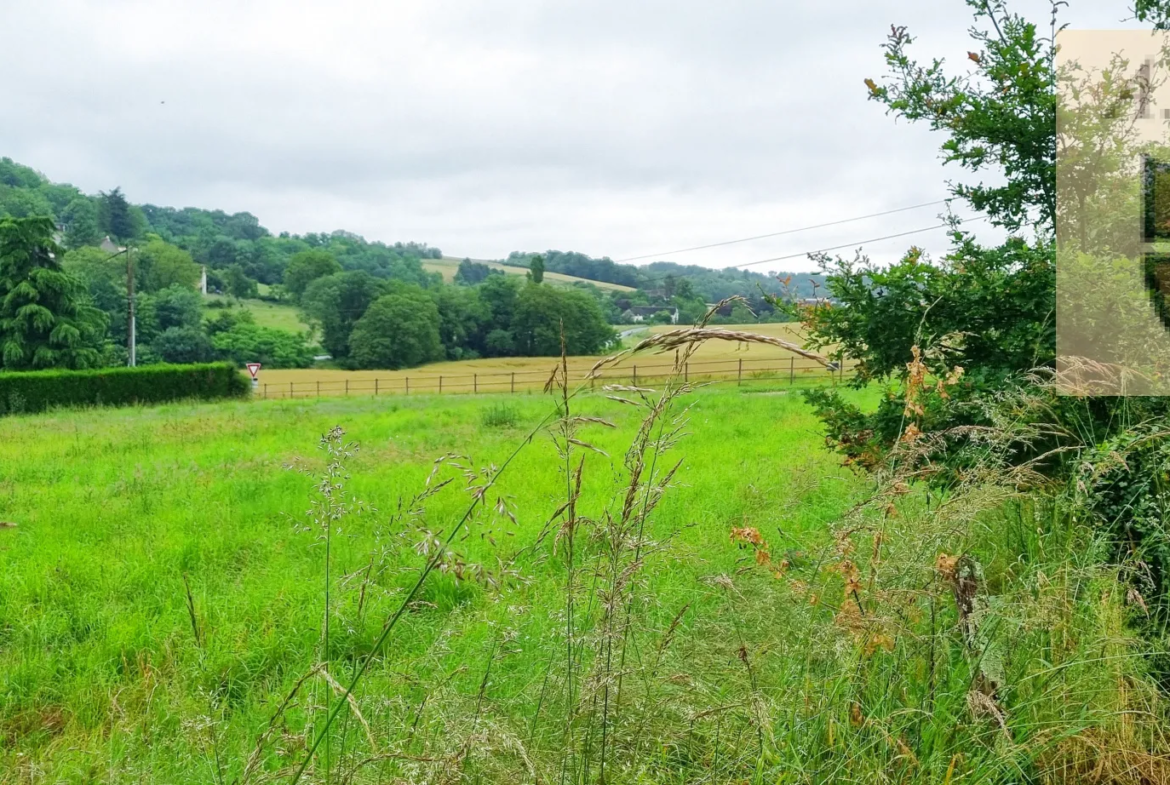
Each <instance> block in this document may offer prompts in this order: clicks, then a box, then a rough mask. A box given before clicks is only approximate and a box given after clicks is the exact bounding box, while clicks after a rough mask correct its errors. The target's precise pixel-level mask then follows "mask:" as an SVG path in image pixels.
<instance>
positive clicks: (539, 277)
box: [528, 254, 544, 284]
mask: <svg viewBox="0 0 1170 785" xmlns="http://www.w3.org/2000/svg"><path fill="white" fill-rule="evenodd" d="M528 280H529V281H531V282H532V283H534V284H539V283H542V282H543V281H544V257H543V256H541V255H540V254H536V255H535V256H533V257H532V258H531V259H530V260H528Z"/></svg>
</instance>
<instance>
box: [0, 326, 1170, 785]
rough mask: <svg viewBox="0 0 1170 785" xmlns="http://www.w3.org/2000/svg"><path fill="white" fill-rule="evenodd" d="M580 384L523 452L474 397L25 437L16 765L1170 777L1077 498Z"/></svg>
mask: <svg viewBox="0 0 1170 785" xmlns="http://www.w3.org/2000/svg"><path fill="white" fill-rule="evenodd" d="M719 339H720V338H719V335H718V334H717V332H716V331H710V332H704V331H699V332H691V331H687V332H682V331H680V332H677V333H673V334H669V335H668V336H667V337H665V338H661V337H658V336H655V337H654V338H651V339H647V340H648V341H650V343H647V342H642V344H640V346H639V349H638V350H639V351H654V350H656V349H659V348H665V349H666V350H668V351H676V352H677V358H676V359H677V361H678V362H677V363H676V365H677V364H679V363H682V362H685V358H686V356H687V353H688V351H690V349H691V347H692V346H693V345H697V343H698V341H701V340H719ZM736 339H737V338H729V340H736ZM566 378H567V374H566V373H565V361H564V360H563V359H562V362H561V363H560V366H559V370H557V371H555V372H553V373H552V374H551V375H550V383H549V385H548V393H549V396H550V397H549V398H547V399H543V400H541V399H515V400H514V401H513V402H512V403H510V404H509V405H513V406H515V407H516V410H517V411H518V412H519V413H520V414H521V416H522V419H523V420H525V421H527V422H530V423H533V427H532V429H531V430H530V431H528V432H527V434H526V435H525V436H522V437H520V438H519V439H518V440H517V439H516V438H515V437H514V436H510V435H509V434H508V433H507V432H506V431H501V430H496V429H491V430H485V429H483V428H480V427H479V426H480V425H482V420H481V419H480V410H479V408H478V407H479V406H480V404H479V403H478V402H474V401H472V402H468V401H460V400H449V399H448V400H445V401H438V400H421V399H420V400H419V401H411V402H407V403H404V404H403V405H402V408H399V409H397V410H393V411H391V410H387V407H385V406H384V405H382V404H379V405H377V406H375V405H374V404H372V403H370V402H358V401H353V402H351V401H336V402H328V403H322V404H314V405H307V404H299V405H298V404H293V403H287V404H261V405H259V406H257V407H249V408H244V407H240V408H238V409H235V410H233V409H230V408H216V409H211V408H210V407H203V408H200V409H197V410H193V411H195V412H196V414H195V416H192V415H191V414H190V412H191V411H192V410H180V409H177V408H171V409H162V410H158V411H149V412H139V413H133V416H134V417H138V418H143V419H142V420H131V419H129V418H130V417H131V416H132V415H131V413H121V414H116V415H115V416H117V417H121V418H122V419H121V420H119V421H118V422H120V423H122V424H123V427H121V428H118V429H115V430H114V431H112V432H111V431H110V430H109V429H108V423H109V422H110V420H108V419H105V418H104V417H103V416H101V415H99V414H97V413H79V414H76V415H68V416H66V415H61V416H55V417H43V418H37V419H32V420H27V421H20V420H15V421H11V422H8V423H3V424H0V428H6V429H8V430H7V432H6V433H4V434H3V435H5V436H19V437H21V441H22V449H21V450H20V451H19V453H18V452H15V451H4V450H5V448H4V447H2V446H0V456H3V460H4V464H3V466H4V468H5V469H6V470H7V471H6V474H5V476H6V477H9V478H11V479H10V480H8V481H7V483H6V484H4V485H0V500H2V501H0V504H3V505H4V506H0V520H6V521H7V520H10V519H11V520H12V522H14V523H17V524H19V525H18V526H16V527H12V528H6V529H3V530H0V549H4V550H0V567H3V568H4V570H3V571H0V695H2V696H3V698H2V700H3V702H2V703H0V734H2V735H3V743H0V770H2V771H4V772H5V774H3V775H0V778H7V779H8V780H11V781H12V782H20V783H25V782H28V783H32V782H41V781H45V780H48V781H53V780H54V779H56V780H62V781H85V780H86V779H89V780H90V781H97V782H125V781H152V782H153V781H166V782H206V781H208V780H211V781H216V782H230V783H259V782H291V781H294V780H295V779H296V778H298V777H299V778H300V781H301V782H336V783H390V782H435V783H440V782H442V783H446V782H452V783H453V782H482V783H489V782H491V783H494V782H532V783H537V782H539V783H553V782H558V783H560V782H565V783H567V782H574V783H594V782H607V783H642V782H656V783H658V782H665V783H683V782H688V783H689V782H718V783H723V782H745V781H746V782H759V783H765V782H766V783H773V782H781V783H798V782H799V783H806V782H807V783H813V782H818V783H819V782H857V783H862V782H864V783H874V782H876V783H882V782H891V783H893V782H899V783H902V782H906V783H911V782H921V783H940V782H941V783H959V782H1050V783H1058V782H1059V783H1065V782H1067V783H1073V782H1133V783H1138V782H1162V781H1166V780H1167V771H1168V769H1167V757H1166V753H1167V739H1166V738H1165V732H1164V728H1165V727H1166V725H1165V721H1166V719H1167V715H1166V706H1165V700H1164V697H1163V695H1162V694H1161V693H1160V692H1159V690H1158V688H1157V687H1156V685H1155V684H1154V683H1153V680H1152V679H1151V678H1150V677H1149V675H1148V674H1147V673H1146V669H1145V665H1144V663H1145V662H1146V658H1147V656H1148V655H1149V654H1150V653H1151V646H1152V644H1150V643H1149V642H1143V640H1142V639H1141V638H1139V637H1138V636H1136V635H1134V634H1133V633H1132V632H1131V631H1130V629H1129V626H1128V622H1129V621H1130V620H1131V619H1132V618H1133V616H1134V615H1135V614H1138V613H1140V612H1141V611H1140V608H1139V607H1138V606H1136V605H1135V604H1134V603H1132V602H1131V601H1130V600H1129V599H1128V595H1127V592H1126V591H1125V590H1124V588H1123V586H1124V584H1122V583H1121V582H1120V581H1119V580H1118V572H1119V570H1120V569H1123V568H1122V567H1117V566H1111V565H1110V559H1109V553H1110V543H1108V542H1107V541H1105V540H1104V539H1103V538H1102V536H1101V535H1100V534H1099V533H1098V532H1097V531H1096V530H1095V529H1093V528H1092V527H1091V526H1088V525H1086V523H1085V521H1084V520H1082V519H1080V518H1079V517H1078V514H1077V513H1076V512H1075V509H1074V508H1072V507H1069V506H1068V505H1067V504H1065V501H1064V500H1063V499H1061V498H1059V497H1058V496H1056V495H1053V494H1037V493H1035V492H1030V493H1025V492H1023V491H1021V490H1020V485H1019V483H1017V482H1016V480H1017V479H1018V478H1017V477H1013V476H1004V475H997V474H995V473H994V472H986V473H983V474H981V475H980V476H979V477H978V481H972V482H970V483H968V484H965V485H962V486H960V487H958V488H956V489H955V490H953V491H951V492H948V493H947V494H945V495H942V496H940V495H938V494H934V495H928V494H926V493H925V492H924V491H922V490H919V489H917V488H915V487H914V486H913V485H912V483H911V482H909V480H910V478H909V477H908V476H907V475H906V474H905V473H899V472H898V471H894V472H893V473H892V474H890V475H888V476H882V477H879V478H877V481H876V482H873V481H868V480H865V479H862V478H858V477H853V476H850V475H849V474H847V473H845V472H843V471H841V470H839V469H837V468H835V467H834V466H833V459H832V458H831V457H830V456H827V455H825V454H824V453H823V452H819V451H817V450H816V444H817V437H816V434H815V430H814V427H815V426H814V423H813V421H812V420H811V418H809V416H808V413H807V410H806V409H805V408H804V407H803V405H802V404H800V403H799V402H798V401H796V400H794V399H793V398H792V397H791V396H787V397H773V398H765V397H761V396H745V395H739V394H738V393H735V392H729V391H719V392H712V391H706V390H702V389H699V388H700V387H701V385H693V384H688V383H686V381H685V379H680V378H679V377H678V376H677V375H674V376H672V377H670V378H668V379H666V380H665V381H664V382H663V383H661V384H659V385H656V386H655V387H653V388H650V387H638V388H634V387H631V386H614V387H609V388H607V389H605V390H603V391H600V392H599V393H594V394H590V393H588V392H587V391H586V390H582V389H575V388H572V387H571V386H570V385H568V384H567V383H566V381H565V380H566ZM441 407H447V408H441ZM233 412H234V413H233ZM249 415H251V416H255V417H259V418H266V419H263V420H262V421H261V422H258V423H250V422H248V421H247V419H246V418H247V416H249ZM347 420H350V421H352V426H353V427H351V428H349V429H348V430H349V432H348V433H343V432H342V431H340V430H334V429H333V428H332V423H334V422H346V421H347ZM21 422H26V423H27V424H28V426H27V427H29V428H30V429H35V431H36V432H37V434H38V435H39V436H41V437H42V438H44V439H51V440H52V444H51V446H50V445H45V444H40V445H37V444H34V443H33V442H32V441H31V440H30V439H29V438H28V437H29V434H30V433H31V430H17V429H20V428H23V427H26V426H22V425H21ZM277 423H280V424H281V425H282V426H284V427H285V428H286V429H287V430H286V431H285V432H278V431H277V429H275V428H274V427H273V426H274V425H275V424H277ZM326 423H329V425H326ZM314 428H315V429H317V432H324V433H325V434H326V437H325V439H324V440H323V442H322V445H323V446H324V448H325V449H324V450H323V451H322V452H321V454H319V455H318V456H309V457H306V458H297V457H296V454H297V449H298V448H297V447H296V444H297V439H299V438H300V437H299V436H297V434H300V433H303V432H304V431H306V430H311V429H314ZM237 429H238V430H239V431H240V436H239V437H238V438H237V437H235V436H234V432H235V431H236V430H237ZM359 437H360V441H361V449H360V450H357V449H356V444H355V443H356V442H357V441H358V440H359ZM249 439H255V440H257V442H258V443H256V444H250V443H249V441H248V440H249ZM156 440H159V441H162V442H163V444H162V445H161V446H159V445H158V444H156V443H155V441H156ZM6 443H8V444H11V440H9V441H8V442H6ZM179 444H182V445H186V450H185V452H184V453H183V454H182V457H178V455H179V453H178V452H177V451H176V445H179ZM9 449H10V448H9ZM467 453H472V455H467ZM436 454H439V455H440V456H441V457H440V458H439V459H438V460H437V461H432V460H431V459H433V457H434V456H435V455H436ZM81 455H88V456H90V458H91V460H90V462H88V463H87V464H85V465H75V463H74V460H73V458H74V457H75V456H81ZM95 455H103V456H106V459H105V460H103V461H94V460H93V456H95ZM265 455H270V456H280V458H279V459H265V458H264V457H263V456H265ZM125 456H132V457H130V458H128V459H127V458H125ZM424 456H426V457H424ZM611 456H618V457H611ZM127 460H128V461H132V462H133V464H132V465H131V466H127V468H126V469H124V470H123V469H121V468H119V466H118V464H117V463H116V462H117V461H123V462H125V461H127ZM189 463H190V465H188V464H189ZM282 463H287V464H288V465H289V466H290V467H294V468H299V469H301V470H302V472H299V473H298V472H283V473H282V472H280V471H279V467H280V464H282ZM902 465H903V466H906V467H911V466H913V464H912V463H911V462H905V463H904V464H902ZM200 467H201V468H200ZM305 474H307V475H308V477H306V476H305ZM310 478H311V479H310ZM26 486H27V487H28V488H29V490H28V491H27V492H26V491H24V490H22V489H23V488H24V487H26ZM212 491H214V494H212ZM305 496H308V497H309V498H310V500H311V503H310V509H309V510H308V511H307V512H300V511H301V510H302V509H303V507H304V504H303V502H301V501H299V499H303V498H304V497H305ZM99 500H102V502H103V504H105V505H107V506H106V507H105V508H104V510H103V507H102V504H99V503H98V502H99ZM363 500H365V501H364V502H363ZM50 508H52V509H53V510H54V511H56V510H67V511H68V512H69V513H70V514H71V516H72V518H71V520H70V524H69V527H68V528H66V527H65V524H64V523H63V522H59V520H58V515H57V514H55V512H50ZM277 510H282V511H283V512H284V513H286V514H287V515H283V516H282V515H278V514H276V512H275V511H277ZM359 513H360V514H359ZM160 518H161V520H162V524H161V525H160V524H159V523H158V521H159V520H160ZM54 527H57V528H54ZM10 535H15V536H12V537H11V538H10ZM5 538H10V539H5ZM97 554H101V555H102V557H103V558H100V559H99V558H95V557H96V555H97ZM72 674H77V675H72ZM209 707H210V708H209ZM95 761H96V762H95ZM0 781H2V779H0Z"/></svg>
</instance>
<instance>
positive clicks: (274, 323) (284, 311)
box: [204, 294, 312, 333]
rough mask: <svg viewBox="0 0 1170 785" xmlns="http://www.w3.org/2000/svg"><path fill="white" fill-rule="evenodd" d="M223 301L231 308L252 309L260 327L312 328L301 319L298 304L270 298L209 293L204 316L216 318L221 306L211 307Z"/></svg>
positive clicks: (305, 330) (298, 330)
mask: <svg viewBox="0 0 1170 785" xmlns="http://www.w3.org/2000/svg"><path fill="white" fill-rule="evenodd" d="M213 302H218V303H223V304H224V305H226V306H228V307H229V308H239V309H242V310H245V311H251V313H252V318H253V319H255V321H256V324H257V325H259V326H260V327H268V328H270V329H273V330H284V331H285V332H290V333H310V332H311V331H312V329H311V328H310V326H309V325H307V324H305V323H304V321H302V319H301V312H300V309H299V308H297V306H295V305H292V304H290V303H277V302H272V301H270V300H235V299H232V298H228V297H225V296H224V295H220V294H208V295H206V296H205V297H204V317H205V318H208V319H214V318H215V315H216V314H218V313H219V312H220V310H221V308H220V307H209V306H210V304H211V303H213Z"/></svg>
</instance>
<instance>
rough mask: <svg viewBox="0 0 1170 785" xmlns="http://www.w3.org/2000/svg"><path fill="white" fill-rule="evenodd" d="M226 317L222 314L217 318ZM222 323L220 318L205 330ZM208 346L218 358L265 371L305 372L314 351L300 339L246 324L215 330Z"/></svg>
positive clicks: (310, 363) (300, 337) (302, 338)
mask: <svg viewBox="0 0 1170 785" xmlns="http://www.w3.org/2000/svg"><path fill="white" fill-rule="evenodd" d="M245 313H247V312H246V311H245ZM227 315H228V314H227V312H226V311H225V312H224V313H221V314H220V317H223V316H227ZM216 322H219V323H221V324H216ZM223 323H226V320H224V319H222V318H220V319H217V320H214V321H213V322H210V323H209V325H208V326H209V328H210V327H211V326H212V325H215V326H216V327H217V328H218V327H220V326H222V324H223ZM211 342H212V345H213V346H214V347H215V351H216V352H218V353H219V355H220V356H221V357H223V358H224V359H227V360H231V361H233V362H235V363H236V364H237V365H243V364H245V363H249V362H258V363H262V364H263V365H264V367H265V368H308V367H309V366H310V365H312V364H313V351H312V349H310V348H309V345H308V344H307V343H306V342H305V338H304V336H303V335H300V334H297V333H290V332H286V331H284V330H276V329H272V328H268V327H259V326H257V325H255V324H251V323H247V322H240V323H237V324H235V325H232V326H231V327H230V328H229V329H226V330H217V332H215V334H214V335H213V336H212V339H211Z"/></svg>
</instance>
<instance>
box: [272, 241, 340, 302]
mask: <svg viewBox="0 0 1170 785" xmlns="http://www.w3.org/2000/svg"><path fill="white" fill-rule="evenodd" d="M339 272H341V265H340V264H339V263H338V261H337V259H335V258H334V257H333V254H331V253H329V252H328V251H301V252H300V253H298V254H296V255H295V256H293V257H292V258H291V259H289V262H288V267H287V268H285V271H284V288H285V290H286V291H288V293H289V294H291V295H292V296H293V297H294V298H300V296H301V295H302V294H304V293H305V290H306V289H307V288H308V287H309V284H311V283H313V281H316V280H317V279H319V278H325V277H326V276H330V275H334V274H336V273H339Z"/></svg>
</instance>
